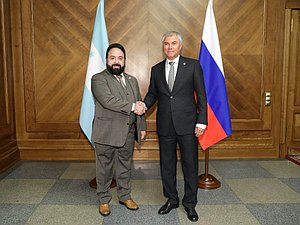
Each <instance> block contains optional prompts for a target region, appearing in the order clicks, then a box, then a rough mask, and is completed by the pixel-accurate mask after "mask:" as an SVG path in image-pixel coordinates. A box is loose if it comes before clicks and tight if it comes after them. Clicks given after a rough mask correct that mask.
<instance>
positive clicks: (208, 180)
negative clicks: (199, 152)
mask: <svg viewBox="0 0 300 225" xmlns="http://www.w3.org/2000/svg"><path fill="white" fill-rule="evenodd" d="M208 164H209V148H207V149H206V150H205V174H201V175H199V176H198V188H200V189H206V190H210V189H217V188H219V187H221V182H220V181H219V180H218V179H217V178H215V177H214V176H213V175H211V174H209V173H208Z"/></svg>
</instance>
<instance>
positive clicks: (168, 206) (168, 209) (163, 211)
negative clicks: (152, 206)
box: [158, 200, 179, 215]
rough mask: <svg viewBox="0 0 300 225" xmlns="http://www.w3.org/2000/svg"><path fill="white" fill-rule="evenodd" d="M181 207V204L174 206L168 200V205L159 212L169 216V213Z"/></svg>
mask: <svg viewBox="0 0 300 225" xmlns="http://www.w3.org/2000/svg"><path fill="white" fill-rule="evenodd" d="M178 207H179V203H176V204H172V203H170V200H168V201H167V202H166V204H164V205H163V206H162V207H161V208H160V209H159V210H158V214H161V215H163V214H167V213H169V212H170V211H171V210H172V209H175V208H178Z"/></svg>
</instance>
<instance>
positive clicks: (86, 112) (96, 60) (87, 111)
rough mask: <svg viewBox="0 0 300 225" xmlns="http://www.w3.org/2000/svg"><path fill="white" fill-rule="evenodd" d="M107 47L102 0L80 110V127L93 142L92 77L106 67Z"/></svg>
mask: <svg viewBox="0 0 300 225" xmlns="http://www.w3.org/2000/svg"><path fill="white" fill-rule="evenodd" d="M107 47H108V37H107V30H106V25H105V17H104V0H100V1H99V3H98V7H97V13H96V18H95V23H94V31H93V37H92V42H91V49H90V56H89V61H88V67H87V72H86V78H85V85H84V91H83V97H82V103H81V111H80V127H81V129H82V130H83V132H84V134H85V135H86V137H87V138H88V140H89V141H90V142H91V143H92V141H91V136H92V124H93V119H94V114H95V103H94V97H93V94H92V90H91V78H92V76H93V75H95V74H96V73H99V72H101V71H102V70H104V69H105V68H106V66H105V53H106V49H107Z"/></svg>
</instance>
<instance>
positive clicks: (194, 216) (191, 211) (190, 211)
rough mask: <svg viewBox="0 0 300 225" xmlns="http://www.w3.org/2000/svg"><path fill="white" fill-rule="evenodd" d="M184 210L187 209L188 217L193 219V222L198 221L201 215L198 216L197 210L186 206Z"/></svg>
mask: <svg viewBox="0 0 300 225" xmlns="http://www.w3.org/2000/svg"><path fill="white" fill-rule="evenodd" d="M184 210H185V211H186V213H187V218H189V220H190V221H192V222H196V221H198V219H199V217H198V214H197V212H196V210H195V209H194V208H187V207H184Z"/></svg>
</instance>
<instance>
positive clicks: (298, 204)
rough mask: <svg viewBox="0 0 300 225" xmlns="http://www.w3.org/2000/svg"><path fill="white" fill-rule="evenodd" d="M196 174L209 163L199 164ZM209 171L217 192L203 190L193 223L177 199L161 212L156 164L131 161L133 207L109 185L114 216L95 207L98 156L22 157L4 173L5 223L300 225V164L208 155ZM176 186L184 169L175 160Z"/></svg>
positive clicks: (0, 214) (1, 204)
mask: <svg viewBox="0 0 300 225" xmlns="http://www.w3.org/2000/svg"><path fill="white" fill-rule="evenodd" d="M199 165H200V168H199V174H202V173H203V172H204V162H203V161H200V162H199ZM209 173H210V174H213V175H214V176H215V177H216V178H217V179H218V180H220V182H221V187H220V188H218V189H215V190H203V189H198V204H197V207H196V210H197V212H198V214H199V217H200V219H199V221H198V222H196V223H192V222H190V221H189V220H188V219H187V217H186V213H185V211H184V209H183V207H182V205H180V207H179V208H178V209H175V210H172V211H171V212H170V213H169V214H167V215H158V213H157V211H158V209H159V208H160V206H161V205H162V204H164V203H165V201H166V199H165V198H164V197H163V194H162V184H161V179H160V169H159V162H157V161H134V163H133V169H132V182H131V183H132V197H133V199H134V200H135V201H136V202H137V203H138V204H139V206H140V208H139V210H137V211H130V210H128V209H126V208H125V207H124V206H123V205H120V204H119V203H118V199H117V197H116V188H114V189H112V193H113V200H112V201H111V203H110V205H111V211H112V212H111V215H109V216H108V217H102V216H101V215H100V214H99V213H98V199H97V195H96V192H95V189H92V188H90V187H89V181H90V180H91V179H92V178H93V177H94V176H95V163H94V162H89V161H88V162H87V161H85V162H72V161H63V162H62V161H59V162H57V161H51V162H50V161H47V162H45V161H23V162H21V163H19V164H18V165H17V166H15V167H14V168H12V169H10V170H9V171H7V172H5V173H2V174H0V178H1V180H0V208H1V210H0V218H1V219H0V224H1V225H4V224H5V225H20V224H32V225H34V224H36V225H40V224H43V225H44V224H49V225H53V224H59V225H61V224H70V225H71V224H72V225H74V224H78V225H82V224H84V225H85V224H88V225H89V224H100V225H101V224H102V225H115V224H122V225H140V224H147V225H148V224H149V225H154V224H159V225H161V224H166V225H185V224H200V225H244V224H245V225H259V224H262V225H296V224H299V215H300V167H299V166H298V165H296V164H294V163H292V162H290V161H288V160H211V161H210V164H209ZM177 178H178V183H177V187H178V192H179V197H180V198H182V196H183V186H184V182H183V175H182V172H181V166H180V162H179V163H178V174H177Z"/></svg>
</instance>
